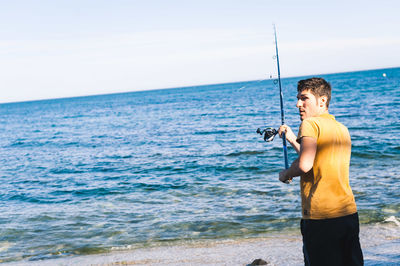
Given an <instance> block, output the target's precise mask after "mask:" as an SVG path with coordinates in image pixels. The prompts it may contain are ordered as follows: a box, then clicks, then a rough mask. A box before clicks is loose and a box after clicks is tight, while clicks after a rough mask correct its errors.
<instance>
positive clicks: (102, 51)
mask: <svg viewBox="0 0 400 266" xmlns="http://www.w3.org/2000/svg"><path fill="white" fill-rule="evenodd" d="M0 6H1V8H0V90H1V94H0V103H5V102H16V101H28V100H37V99H50V98H61V97H72V96H83V95H95V94H106V93H116V92H130V91H138V90H148V89H162V88H172V87H182V86H191V85H202V84H215V83H225V82H236V81H247V80H260V79H268V78H270V76H271V75H272V76H276V72H277V71H276V65H275V61H274V60H273V56H274V52H275V51H274V49H275V48H274V38H273V27H272V24H273V23H275V24H276V27H277V31H278V45H279V58H280V67H281V75H282V77H293V76H302V75H318V74H326V73H336V72H347V71H354V70H366V69H377V68H388V67H399V66H400V16H399V15H398V14H399V12H400V1H394V0H392V1H387V0H381V1H370V0H364V1H351V0H347V1H342V0H338V1H321V0H319V1H310V0H302V1H298V0H287V1H286V0H281V1H270V0H247V1H244V0H241V1H239V0H229V1H227V0H202V1H199V0H198V1H194V0H168V1H165V0H164V1H161V0H140V1H137V0H130V1H128V0H113V1H111V0H109V1H105V0H79V1H78V0H57V1H54V0H36V1H32V0H13V1H7V0H0Z"/></svg>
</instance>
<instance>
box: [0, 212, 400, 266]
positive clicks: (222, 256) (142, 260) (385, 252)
mask: <svg viewBox="0 0 400 266" xmlns="http://www.w3.org/2000/svg"><path fill="white" fill-rule="evenodd" d="M396 222H397V223H398V220H396V219H395V218H394V217H393V219H387V222H385V223H381V224H376V225H365V226H362V227H361V232H360V238H361V244H362V248H363V253H364V259H365V265H398V263H399V262H400V226H399V225H398V224H397V223H396ZM301 250H302V242H301V235H300V233H298V232H292V233H285V234H284V233H276V234H273V235H270V236H267V237H262V238H255V239H238V240H218V241H197V242H193V243H192V242H190V243H178V244H173V245H172V244H166V245H162V246H157V247H150V248H139V249H132V250H126V251H114V252H110V253H106V254H96V255H86V256H74V257H66V258H60V259H52V260H43V261H20V262H14V263H6V264H4V265H248V264H250V263H251V262H252V261H253V260H255V259H258V258H261V259H263V260H265V261H267V262H268V265H303V255H302V251H301Z"/></svg>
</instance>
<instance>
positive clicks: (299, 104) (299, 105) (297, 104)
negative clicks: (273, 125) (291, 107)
mask: <svg viewBox="0 0 400 266" xmlns="http://www.w3.org/2000/svg"><path fill="white" fill-rule="evenodd" d="M296 107H297V108H300V107H301V101H300V100H297V103H296Z"/></svg>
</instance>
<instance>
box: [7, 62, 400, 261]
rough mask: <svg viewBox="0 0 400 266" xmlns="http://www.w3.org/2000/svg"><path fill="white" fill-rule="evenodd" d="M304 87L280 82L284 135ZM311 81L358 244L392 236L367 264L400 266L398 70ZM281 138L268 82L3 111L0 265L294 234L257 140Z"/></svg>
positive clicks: (275, 152) (274, 166)
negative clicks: (338, 126) (345, 146)
mask: <svg viewBox="0 0 400 266" xmlns="http://www.w3.org/2000/svg"><path fill="white" fill-rule="evenodd" d="M308 77H310V76H307V77H295V78H285V79H283V80H282V87H283V97H284V107H285V108H284V111H285V122H286V124H287V125H289V126H290V127H292V129H293V131H294V132H297V129H298V127H299V125H300V119H299V115H298V110H297V109H296V106H295V105H296V95H297V91H296V85H297V81H298V80H300V79H304V78H308ZM318 77H323V78H325V79H326V80H327V81H329V82H330V83H331V85H332V88H333V92H332V100H331V103H330V113H331V114H333V115H334V116H335V117H336V119H337V120H338V121H339V122H341V123H343V124H344V125H346V126H347V127H348V129H349V131H350V135H351V139H352V156H351V166H350V184H351V186H352V189H353V192H354V195H355V199H356V203H357V206H358V212H359V216H360V223H361V230H362V228H364V227H363V226H374V225H381V226H387V227H390V228H391V230H393V232H394V233H393V234H391V237H388V239H387V241H388V242H387V243H388V245H389V248H388V249H385V251H382V248H383V247H382V245H380V246H377V247H380V248H381V250H380V251H379V249H374V250H377V251H376V252H378V253H379V254H378V253H377V254H375V255H376V256H380V255H381V256H383V257H384V258H383V261H385V260H386V261H387V262H388V263H389V262H390V263H396V261H397V262H399V263H400V254H399V252H398V251H396V250H400V233H399V232H400V231H399V230H400V222H399V220H400V177H399V172H400V137H399V136H400V68H390V69H378V70H368V71H358V72H347V73H337V74H326V75H318ZM280 124H281V115H280V104H279V88H278V87H277V84H276V81H275V80H273V79H265V80H256V81H246V82H236V83H226V84H215V85H203V86H192V87H182V88H172V89H163V90H152V91H140V92H131V93H120V94H109V95H97V96H87V97H75V98H63V99H52V100H40V101H30V102H18V103H5V104H0V125H1V126H0V178H1V184H0V262H3V263H6V262H14V263H15V262H22V261H25V262H26V261H32V262H34V261H40V260H48V259H55V258H65V257H69V256H80V255H86V254H103V253H108V252H114V251H120V250H133V249H137V248H143V247H153V246H162V245H174V244H175V243H185V242H187V241H188V242H196V241H204V240H216V239H222V240H223V239H252V238H257V237H260V236H268V235H269V234H276V233H285V232H292V231H295V232H298V230H299V221H300V218H301V211H300V209H301V205H300V189H299V182H298V181H299V180H298V179H294V182H292V183H291V184H289V185H287V184H283V183H281V182H279V180H278V173H279V171H281V170H282V169H283V168H284V158H283V152H282V141H281V139H280V138H279V137H276V138H275V140H273V141H272V142H265V141H264V140H263V138H262V136H260V135H259V134H257V133H256V130H257V128H265V127H273V128H276V129H277V128H278V127H279V126H280ZM288 153H289V154H288V156H289V160H290V161H292V160H294V159H295V158H296V153H295V151H294V150H293V148H291V147H289V148H288ZM371 232H372V233H371V234H372V235H370V241H374V239H375V237H374V235H373V232H374V231H371ZM376 234H378V233H376ZM371 252H373V250H372V251H370V254H369V256H370V258H371V259H370V261H369V263H370V264H371V265H372V264H373V259H372V258H373V257H374V256H375V255H374V254H372V253H371ZM382 254H383V255H382ZM367 255H368V252H367ZM376 256H375V257H376ZM375 257H374V258H375ZM366 262H367V263H368V260H367V261H366ZM382 265H385V264H382Z"/></svg>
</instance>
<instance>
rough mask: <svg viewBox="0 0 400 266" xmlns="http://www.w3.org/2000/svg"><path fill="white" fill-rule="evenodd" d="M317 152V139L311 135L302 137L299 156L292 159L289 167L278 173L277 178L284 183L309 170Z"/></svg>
mask: <svg viewBox="0 0 400 266" xmlns="http://www.w3.org/2000/svg"><path fill="white" fill-rule="evenodd" d="M316 153H317V140H316V139H315V138H312V137H302V138H301V143H300V153H299V158H297V159H296V160H294V161H293V163H292V165H291V166H290V167H289V169H286V170H283V171H281V172H280V173H279V180H280V181H282V182H284V183H286V182H287V181H291V180H292V178H293V177H295V176H300V175H303V174H305V173H307V172H308V171H310V170H311V169H312V167H313V164H314V159H315V154H316Z"/></svg>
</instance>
